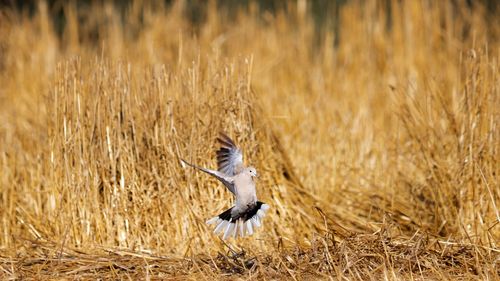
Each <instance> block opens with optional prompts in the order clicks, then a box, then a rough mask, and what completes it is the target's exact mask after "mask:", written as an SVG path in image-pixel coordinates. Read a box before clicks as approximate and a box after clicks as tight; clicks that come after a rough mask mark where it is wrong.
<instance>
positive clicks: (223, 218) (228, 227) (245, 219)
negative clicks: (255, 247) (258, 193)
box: [206, 201, 269, 240]
mask: <svg viewBox="0 0 500 281" xmlns="http://www.w3.org/2000/svg"><path fill="white" fill-rule="evenodd" d="M233 208H234V207H231V208H229V209H227V210H226V211H224V212H223V213H221V214H220V215H218V216H216V217H213V218H211V219H209V220H208V221H207V222H206V223H207V224H209V225H215V229H214V233H215V234H221V233H222V239H224V240H225V239H227V238H229V237H231V236H232V237H234V238H236V237H238V235H239V236H240V237H244V236H246V235H252V234H253V233H254V229H256V228H258V227H260V226H261V225H262V219H263V218H264V216H265V215H266V211H267V210H268V209H269V205H267V204H265V203H262V202H260V201H257V203H256V204H255V205H254V206H253V207H252V208H249V209H247V210H246V211H244V212H242V213H238V214H232V211H233Z"/></svg>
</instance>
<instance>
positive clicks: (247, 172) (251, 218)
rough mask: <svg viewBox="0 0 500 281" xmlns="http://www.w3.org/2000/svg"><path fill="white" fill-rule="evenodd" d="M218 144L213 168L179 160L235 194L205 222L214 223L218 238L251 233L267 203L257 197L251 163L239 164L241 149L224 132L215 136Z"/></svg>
mask: <svg viewBox="0 0 500 281" xmlns="http://www.w3.org/2000/svg"><path fill="white" fill-rule="evenodd" d="M217 141H218V142H219V143H220V148H219V150H217V171H215V170H210V169H206V168H203V167H199V166H196V165H193V164H191V163H188V162H187V161H185V160H183V159H181V161H182V162H183V163H185V164H187V165H189V166H191V167H194V168H196V169H198V170H201V171H203V172H205V173H207V174H209V175H211V176H213V177H215V178H216V179H218V180H219V181H220V182H222V183H223V184H224V185H225V186H226V187H227V189H229V191H231V193H233V195H234V196H235V197H236V202H235V205H234V206H233V207H231V208H229V209H227V210H226V211H224V212H222V213H221V214H219V215H218V216H215V217H213V218H211V219H209V220H208V221H207V222H206V223H207V224H209V225H215V229H214V233H215V234H222V235H223V237H222V239H224V240H225V239H226V238H228V237H231V236H232V237H234V238H236V237H238V235H239V236H241V237H243V236H245V235H252V234H253V232H254V229H255V228H257V227H260V226H261V225H262V218H264V216H265V215H266V211H267V210H268V209H269V205H268V204H265V203H263V202H260V201H257V193H256V190H255V178H257V177H258V174H257V170H256V169H255V168H254V167H245V166H244V165H243V153H242V152H241V150H240V149H239V148H238V147H237V146H236V144H235V143H234V141H233V140H232V139H231V138H229V137H228V136H227V135H226V134H224V133H220V136H219V137H218V138H217Z"/></svg>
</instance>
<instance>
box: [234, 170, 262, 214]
mask: <svg viewBox="0 0 500 281" xmlns="http://www.w3.org/2000/svg"><path fill="white" fill-rule="evenodd" d="M234 185H235V187H236V188H235V190H234V191H235V193H236V194H235V195H236V205H235V207H236V208H237V209H239V210H245V209H246V208H247V207H248V206H249V205H255V203H256V202H257V192H256V190H255V182H254V181H253V177H252V176H251V175H250V173H249V172H248V171H243V172H241V173H239V174H238V175H236V176H234Z"/></svg>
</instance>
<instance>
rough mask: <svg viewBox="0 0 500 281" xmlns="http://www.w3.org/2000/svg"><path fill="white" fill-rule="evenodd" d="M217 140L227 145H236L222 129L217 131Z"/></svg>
mask: <svg viewBox="0 0 500 281" xmlns="http://www.w3.org/2000/svg"><path fill="white" fill-rule="evenodd" d="M217 141H218V142H219V143H220V144H222V145H225V146H228V147H235V146H236V144H235V143H234V141H233V140H232V139H231V138H230V137H229V136H228V135H227V134H226V133H224V132H222V131H220V132H219V137H217Z"/></svg>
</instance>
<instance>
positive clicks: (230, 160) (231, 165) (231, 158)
mask: <svg viewBox="0 0 500 281" xmlns="http://www.w3.org/2000/svg"><path fill="white" fill-rule="evenodd" d="M217 140H218V141H219V143H220V145H221V147H220V148H219V150H217V170H218V171H219V172H221V173H224V174H225V175H228V176H231V177H232V176H234V175H236V174H238V173H239V172H241V170H242V169H243V154H242V153H241V150H240V149H239V148H238V147H237V146H236V144H234V142H233V140H232V139H231V138H229V137H228V136H227V135H226V134H224V133H222V132H221V133H220V137H218V138H217Z"/></svg>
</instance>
